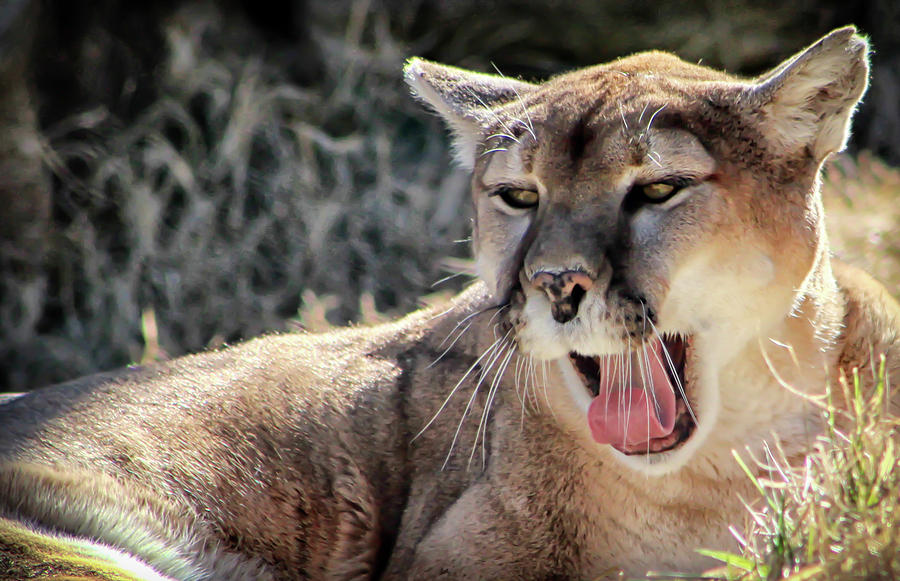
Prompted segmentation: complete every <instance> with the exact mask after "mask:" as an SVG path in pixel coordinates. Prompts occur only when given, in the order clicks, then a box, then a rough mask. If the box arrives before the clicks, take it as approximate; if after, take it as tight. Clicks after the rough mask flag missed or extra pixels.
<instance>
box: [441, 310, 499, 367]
mask: <svg viewBox="0 0 900 581" xmlns="http://www.w3.org/2000/svg"><path fill="white" fill-rule="evenodd" d="M508 306H509V305H494V306H490V307H485V308H483V309H481V310H480V311H475V312H473V313H469V314H468V315H466V316H465V317H463V318H462V319H461V320H459V321H458V322H457V323H456V326H455V327H453V329H451V330H450V332H449V333H447V336H446V337H444V340H443V341H441V343H440V344H439V345H438V346H437V348H438V349H440V348H441V347H443V346H444V344H445V343H446V342H447V340H448V339H450V337H452V336H453V333H455V332H456V331H457V329H459V328H460V327H461V326H462V325H465V324H466V323H467V322H468V321H469V320H470V319H472V318H474V317H477V316H478V315H483V314H485V313H487V312H488V311H490V310H492V309H498V311H499V310H502V309H505V308H506V307H508ZM452 309H453V307H451V308H450V309H448V310H447V311H444V313H442V315H443V314H446V313H447V312H449V311H450V310H452ZM494 316H496V313H495V314H494ZM435 318H437V317H435ZM491 320H493V317H492V318H491ZM488 324H490V322H489V323H488ZM471 325H472V323H469V324H468V325H466V328H465V329H463V330H462V331H461V332H460V334H459V335H458V336H457V337H456V339H454V340H453V343H451V344H450V347H447V349H446V350H444V352H443V353H441V354H440V355H439V356H438V358H437V359H435V360H434V361H432V362H431V364H430V365H429V366H428V369H430V368H432V367H433V366H434V365H435V364H436V363H437V362H438V361H440V360H441V358H443V357H444V355H446V354H447V352H448V351H450V349H452V348H453V345H454V344H455V343H456V342H457V341H458V340H459V338H460V337H462V335H463V334H464V333H465V332H466V330H467V329H468V328H469V327H470V326H471Z"/></svg>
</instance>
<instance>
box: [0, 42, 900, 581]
mask: <svg viewBox="0 0 900 581" xmlns="http://www.w3.org/2000/svg"><path fill="white" fill-rule="evenodd" d="M866 71H867V68H866V46H865V42H864V41H863V40H862V39H860V38H859V37H857V36H855V35H854V34H853V30H852V29H842V30H838V31H835V32H834V33H832V34H831V35H829V36H827V37H826V38H825V39H823V40H822V41H820V42H819V43H817V44H816V45H815V46H814V47H812V48H811V49H809V50H808V51H805V52H804V53H801V54H800V55H799V56H798V57H795V59H792V60H791V61H788V62H786V63H785V64H784V65H782V66H781V67H779V68H777V69H776V70H775V71H773V72H772V73H770V74H769V75H766V76H763V77H761V78H760V79H756V80H743V79H737V78H734V77H730V76H728V75H725V74H723V73H719V72H716V71H711V70H709V69H706V68H703V67H699V66H696V65H691V64H687V63H684V62H682V61H680V60H678V59H677V58H675V57H673V56H671V55H666V54H662V53H644V54H640V55H635V56H632V57H628V58H625V59H621V60H618V61H615V62H613V63H610V64H607V65H601V66H598V67H593V68H589V69H585V70H582V71H575V72H573V73H569V74H567V75H563V76H560V77H558V78H555V79H551V80H550V81H548V82H546V83H544V84H541V85H532V84H529V83H524V82H522V81H513V80H510V79H505V78H502V77H494V76H489V75H482V74H477V75H476V74H473V73H469V72H467V71H462V70H460V69H453V68H450V67H444V66H442V65H437V64H434V63H427V62H425V61H420V60H413V61H411V63H410V64H409V65H408V67H407V70H406V75H407V79H408V80H409V82H410V84H411V85H412V87H413V89H414V90H415V91H416V93H417V94H418V95H419V96H420V97H422V98H423V99H424V100H426V101H427V102H428V103H429V104H430V105H431V106H432V107H433V108H434V109H435V110H437V111H438V112H439V113H440V114H441V115H442V116H444V117H445V118H446V119H447V121H448V124H449V125H450V126H451V127H452V128H453V130H454V132H455V136H456V140H457V151H458V155H459V156H460V158H461V161H462V163H464V164H465V165H466V166H468V167H471V168H472V169H473V172H474V177H473V199H474V204H475V208H476V231H475V248H476V257H477V259H478V264H479V269H480V272H481V275H482V278H484V280H485V282H486V283H487V284H486V285H482V284H479V285H476V286H475V287H474V288H473V289H471V290H469V291H467V292H466V293H464V294H463V295H461V296H460V297H458V298H457V299H455V301H454V303H453V305H452V306H451V307H450V308H449V309H448V310H446V311H439V310H425V311H422V312H419V313H416V314H413V315H410V316H409V317H407V318H405V319H402V320H400V321H398V322H395V323H391V324H388V325H384V326H381V327H375V328H360V329H352V330H347V331H341V332H336V333H331V334H326V335H303V334H296V335H280V336H271V337H266V338H262V339H257V340H254V341H250V342H247V343H245V344H242V345H238V346H235V347H231V348H228V349H226V350H222V351H216V352H211V353H206V354H201V355H195V356H191V357H186V358H183V359H179V360H176V361H172V362H170V363H167V364H163V365H159V366H152V367H147V368H137V369H132V370H128V371H125V372H121V373H114V374H106V375H100V376H95V377H92V378H87V379H83V380H78V381H75V382H71V383H68V384H63V385H60V386H55V387H50V388H47V389H44V390H40V391H38V392H35V393H32V394H28V395H25V396H23V397H20V398H15V399H12V400H10V401H7V402H6V403H3V404H2V405H0V458H2V459H3V460H2V464H0V517H2V518H5V519H10V520H6V521H0V523H9V522H13V521H18V522H22V523H26V524H27V525H28V527H30V528H29V530H32V531H38V533H40V534H45V535H46V536H44V537H38V538H40V539H44V540H46V539H52V540H53V542H54V543H56V542H63V543H65V542H66V539H69V540H71V539H79V540H78V541H77V542H79V543H82V544H83V545H85V544H86V545H87V546H89V547H94V548H95V549H96V550H97V551H100V550H101V548H104V547H114V548H115V550H114V553H115V554H116V555H118V557H120V558H121V559H122V560H128V559H132V558H137V559H140V560H141V561H142V562H143V563H146V564H147V565H148V566H150V567H153V568H154V569H155V570H157V571H159V573H160V574H161V575H164V576H168V577H171V578H178V579H294V578H313V579H332V578H341V579H367V578H373V577H378V578H384V579H403V578H410V579H436V578H447V579H547V578H564V579H597V578H601V577H604V576H610V575H613V574H614V573H615V571H617V570H618V569H619V568H622V569H623V570H624V571H626V572H627V573H628V574H631V575H635V574H643V573H645V572H646V571H647V570H650V569H657V570H682V571H699V570H702V569H703V568H704V567H706V566H709V565H711V564H712V562H711V561H708V560H706V559H705V558H703V557H700V556H698V555H697V554H696V553H695V552H694V551H693V549H694V548H698V547H706V548H730V547H733V542H732V541H731V540H730V534H729V533H728V531H727V526H728V525H729V524H739V523H740V522H741V521H742V520H743V518H744V509H743V507H742V505H741V501H740V496H741V495H743V496H744V497H750V496H752V490H751V486H750V483H749V481H748V480H747V479H746V477H745V476H744V475H743V474H742V473H741V472H740V470H739V469H738V468H737V467H736V465H735V463H734V462H733V460H732V459H731V457H730V454H731V450H732V449H735V448H736V449H743V448H745V447H749V448H750V449H751V450H753V451H759V450H760V449H761V447H762V442H763V440H764V439H766V438H770V437H771V435H772V433H773V432H775V433H777V434H778V436H779V437H780V438H782V440H783V443H784V446H785V448H786V451H787V452H788V453H789V454H792V455H802V454H803V453H805V450H806V448H807V445H808V443H809V441H810V438H811V437H813V436H814V435H815V433H816V432H817V430H819V429H820V425H819V421H818V412H817V411H816V409H815V408H814V407H813V406H812V405H810V404H809V403H808V402H806V401H805V400H804V399H803V398H800V397H798V396H797V395H796V393H793V391H801V392H807V393H809V394H811V395H815V394H820V393H822V391H823V390H824V388H825V385H826V383H827V382H828V381H832V382H833V381H835V380H836V379H837V377H838V375H839V374H840V373H841V372H842V371H846V370H849V369H850V368H852V367H864V366H866V365H869V364H870V361H871V359H870V358H871V356H872V355H873V354H874V355H881V354H884V355H885V356H886V357H887V360H888V366H889V370H890V372H891V373H892V374H893V376H894V377H900V374H898V372H900V345H898V339H897V330H898V328H900V326H898V323H900V315H898V313H900V308H898V306H897V304H896V303H895V302H894V301H893V299H891V298H890V297H889V296H888V294H887V293H886V292H885V291H884V289H883V288H881V287H880V286H879V285H878V284H877V283H875V282H874V281H871V280H870V279H868V277H866V276H865V275H864V274H862V273H859V272H857V271H854V270H852V269H850V268H849V267H845V266H843V265H840V264H837V263H834V264H832V261H831V260H830V258H829V256H828V244H827V237H826V235H825V231H824V228H823V226H822V224H823V222H822V220H823V216H822V209H821V202H820V200H819V196H818V192H817V179H818V173H819V168H820V166H821V163H822V162H823V160H824V159H825V157H826V156H827V155H828V154H830V153H831V152H833V151H836V150H838V149H840V147H842V145H843V143H844V141H845V139H846V130H847V125H848V122H849V119H850V116H851V114H852V111H853V107H854V106H855V104H856V102H857V100H858V99H859V97H860V96H861V95H862V92H863V91H864V89H865V84H866V74H867V73H866ZM672 175H678V176H681V177H683V176H684V175H688V176H690V177H694V178H697V180H696V181H694V182H691V183H690V184H689V185H687V186H685V187H684V188H683V190H682V191H681V192H679V193H678V194H677V196H676V197H674V198H672V199H671V200H669V201H668V202H665V203H664V204H660V205H648V204H646V203H643V202H642V204H643V205H640V204H639V205H637V206H634V205H633V196H634V191H635V190H634V188H635V187H636V185H640V184H647V183H654V182H658V181H660V180H663V179H666V178H668V177H671V176H672ZM511 187H514V188H521V189H528V190H533V191H535V192H537V194H538V197H539V200H540V201H539V203H538V205H537V206H536V207H531V208H524V209H522V208H518V209H517V208H511V207H509V206H505V205H504V202H503V201H502V197H501V196H500V195H499V194H498V191H499V190H498V188H511ZM629 196H632V197H629ZM564 271H574V272H577V273H578V276H577V277H575V278H574V279H573V280H579V281H586V280H589V281H590V282H589V283H586V282H585V283H583V284H585V285H586V286H588V287H589V288H588V289H587V290H586V292H585V293H584V298H583V299H581V301H580V304H578V305H577V309H574V311H573V313H572V314H573V315H574V318H573V319H571V320H567V321H563V322H560V321H559V320H556V319H554V318H553V317H552V316H551V308H550V307H551V302H550V298H549V296H550V295H548V293H547V292H545V290H546V289H542V288H540V287H539V286H536V285H534V284H532V281H533V280H534V279H535V276H536V274H539V273H551V274H552V273H559V272H564ZM547 278H548V277H546V276H545V277H544V278H543V279H542V280H545V279H547ZM554 292H557V291H554ZM650 323H652V326H653V327H656V328H658V330H659V331H660V332H662V333H665V332H678V333H682V334H685V335H687V336H690V338H691V342H690V349H689V352H688V358H687V364H686V370H685V380H686V381H687V383H688V394H687V395H688V399H689V400H690V402H691V403H692V404H693V405H694V406H695V411H696V412H697V417H698V425H697V428H696V430H695V432H694V433H693V435H692V436H691V437H690V438H689V439H687V440H686V441H685V442H684V443H683V444H682V445H680V447H678V448H674V449H673V450H671V451H667V452H662V453H659V454H652V455H646V456H624V455H623V454H621V453H619V452H617V451H616V450H614V449H613V448H612V447H610V446H608V445H601V444H597V443H596V442H595V441H594V440H593V439H592V437H591V433H590V431H589V430H588V428H587V422H586V419H585V405H586V404H585V401H586V400H587V401H589V400H590V398H589V396H588V395H587V392H586V390H585V389H584V386H583V385H581V384H580V383H579V382H580V380H579V379H578V378H577V376H576V375H575V374H574V372H573V370H572V365H571V363H569V359H568V354H569V353H570V352H578V353H580V354H582V355H590V356H594V355H601V354H605V353H613V354H615V353H621V352H623V351H624V350H630V349H633V348H635V346H636V345H640V343H641V341H644V340H645V339H646V338H647V337H648V336H649V333H650V328H651V325H650ZM782 383H784V384H790V385H791V386H792V388H793V391H789V390H787V389H785V388H784V387H782ZM16 526H17V525H14V526H12V527H9V526H7V527H3V526H0V547H2V546H3V544H2V543H3V541H4V539H7V540H8V539H10V538H15V539H21V538H22V536H21V529H17V528H15V527H16ZM10 531H12V532H10ZM41 532H42V533H41ZM30 534H31V533H30ZM26 536H27V535H26ZM34 542H35V544H40V543H41V542H43V541H34ZM47 542H50V541H47ZM71 542H73V543H74V542H75V541H71ZM70 546H71V545H70ZM109 550H112V549H109ZM3 558H7V559H13V561H14V562H16V563H18V564H19V565H21V566H22V567H25V566H31V567H38V566H39V564H38V565H34V564H33V563H31V562H30V561H29V562H27V563H26V562H25V560H24V559H19V558H18V557H17V556H16V554H13V553H10V552H7V554H5V555H4V554H3V552H2V551H0V562H3V561H2V559H3ZM17 559H18V560H17ZM23 563H24V564H23ZM98 577H99V575H98Z"/></svg>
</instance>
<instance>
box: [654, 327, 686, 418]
mask: <svg viewBox="0 0 900 581" xmlns="http://www.w3.org/2000/svg"><path fill="white" fill-rule="evenodd" d="M650 328H651V329H652V330H653V333H654V334H655V335H656V338H657V339H659V344H660V345H662V349H661V351H662V352H663V356H665V358H666V363H665V365H668V366H669V369H670V370H671V371H672V377H674V378H675V387H677V388H678V393H680V394H681V399H682V400H684V405H685V406H686V407H687V411H688V413H689V414H690V415H691V419H692V420H694V423H695V424H696V423H697V416H696V415H694V409H693V407H692V406H691V402H690V401H689V400H688V397H687V394H686V393H685V391H684V386H683V385H682V384H681V377H679V375H678V370H677V369H675V363H674V362H673V361H672V356H671V355H670V354H669V348H668V347H666V342H665V341H663V338H662V335H661V334H660V333H659V330H658V329H657V328H656V325H654V324H653V321H650ZM654 355H656V360H657V361H659V364H660V365H664V364H663V362H662V361H660V359H659V355H657V354H656V353H654Z"/></svg>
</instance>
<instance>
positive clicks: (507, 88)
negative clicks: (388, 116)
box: [403, 58, 536, 169]
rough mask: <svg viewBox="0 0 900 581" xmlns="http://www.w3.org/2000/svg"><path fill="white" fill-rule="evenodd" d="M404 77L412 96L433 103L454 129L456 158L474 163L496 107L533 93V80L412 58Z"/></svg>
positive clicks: (466, 164)
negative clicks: (474, 71)
mask: <svg viewBox="0 0 900 581" xmlns="http://www.w3.org/2000/svg"><path fill="white" fill-rule="evenodd" d="M403 76H404V78H405V79H406V82H407V83H408V84H409V86H410V88H412V92H413V95H414V96H416V97H417V98H418V99H421V100H422V101H424V102H425V103H427V104H428V105H430V106H431V108H433V109H434V110H435V111H436V112H437V113H438V114H439V115H440V116H441V117H443V118H444V121H446V122H447V125H448V126H449V127H450V129H451V130H452V131H453V137H454V139H453V146H454V152H455V154H456V159H457V161H458V162H459V163H460V164H461V165H462V166H463V167H465V168H466V169H472V167H473V166H474V165H475V152H476V150H477V148H478V145H479V144H480V142H481V139H482V131H483V130H484V129H485V128H486V127H487V126H488V125H490V124H491V122H492V121H493V120H495V119H496V113H494V111H493V109H494V108H495V107H499V106H501V105H503V104H505V103H508V102H509V101H512V100H513V99H518V98H521V97H522V96H524V95H526V94H528V93H530V92H532V91H533V90H534V89H535V88H536V87H535V85H532V84H530V83H525V82H523V81H517V80H514V79H508V78H506V77H502V76H497V75H485V74H482V73H473V72H471V71H466V70H463V69H458V68H456V67H450V66H447V65H441V64H438V63H433V62H429V61H426V60H422V59H420V58H412V59H410V60H409V61H408V62H407V63H406V66H405V67H404V68H403Z"/></svg>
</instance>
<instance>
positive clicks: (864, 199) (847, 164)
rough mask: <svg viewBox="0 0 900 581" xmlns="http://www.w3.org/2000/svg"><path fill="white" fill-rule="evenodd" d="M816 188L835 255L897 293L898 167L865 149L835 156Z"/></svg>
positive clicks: (899, 275)
mask: <svg viewBox="0 0 900 581" xmlns="http://www.w3.org/2000/svg"><path fill="white" fill-rule="evenodd" d="M822 193H823V195H824V197H825V209H826V216H827V219H828V231H829V235H830V236H831V244H832V248H833V249H834V253H835V255H836V256H837V257H838V258H840V259H842V260H844V261H846V262H849V263H850V264H854V265H856V266H859V267H861V268H863V269H864V270H865V271H866V272H868V273H869V274H871V275H872V276H874V277H875V278H876V279H877V280H879V281H881V283H883V284H884V285H885V286H886V287H887V289H888V290H889V291H890V292H891V294H893V295H894V297H900V204H898V203H897V200H898V195H900V170H898V169H897V168H893V167H890V166H888V165H886V164H885V163H884V162H882V161H880V160H878V159H876V158H874V157H872V156H871V155H868V154H862V155H859V156H858V157H856V158H852V157H849V156H840V157H838V158H836V159H835V160H834V161H832V162H831V163H829V165H828V167H827V171H826V172H825V179H824V180H823V184H822Z"/></svg>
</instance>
